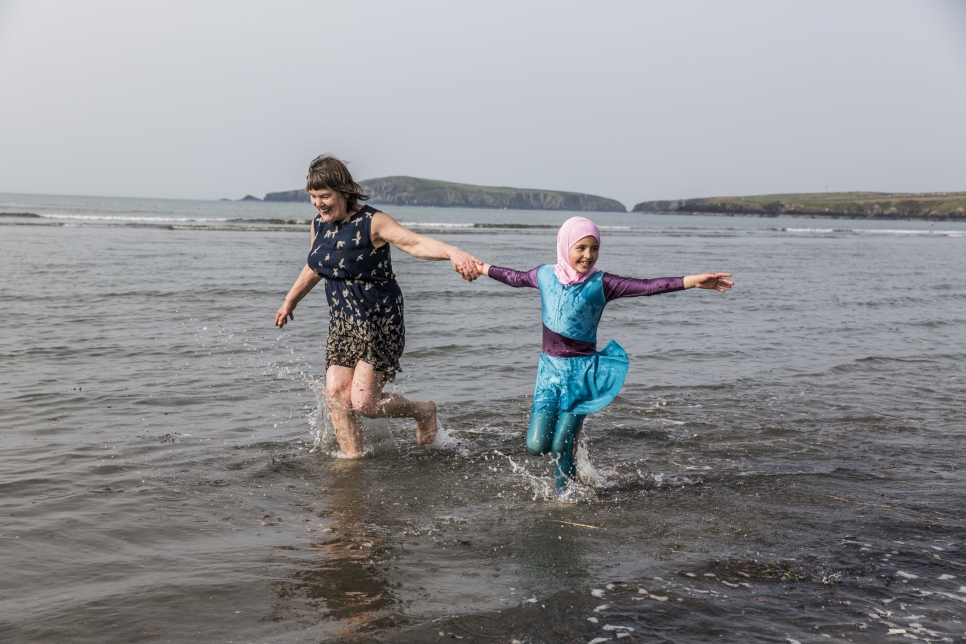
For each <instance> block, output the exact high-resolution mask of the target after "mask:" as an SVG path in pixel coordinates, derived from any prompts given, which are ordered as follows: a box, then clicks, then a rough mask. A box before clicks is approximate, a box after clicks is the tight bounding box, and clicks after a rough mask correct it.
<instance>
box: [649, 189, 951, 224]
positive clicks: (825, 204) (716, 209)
mask: <svg viewBox="0 0 966 644" xmlns="http://www.w3.org/2000/svg"><path fill="white" fill-rule="evenodd" d="M632 212H675V213H681V214H701V215H739V216H741V215H743V216H752V217H805V218H826V217H827V218H831V219H914V220H923V221H926V220H928V221H966V192H930V193H886V192H817V193H805V194H783V195H756V196H751V197H709V198H705V199H679V200H674V201H645V202H643V203H639V204H637V205H636V206H634V209H633V210H632Z"/></svg>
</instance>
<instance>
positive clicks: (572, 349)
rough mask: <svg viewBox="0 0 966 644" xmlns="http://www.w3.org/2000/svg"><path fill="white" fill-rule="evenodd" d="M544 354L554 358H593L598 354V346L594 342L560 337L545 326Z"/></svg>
mask: <svg viewBox="0 0 966 644" xmlns="http://www.w3.org/2000/svg"><path fill="white" fill-rule="evenodd" d="M542 350H543V352H544V353H546V354H547V355H548V356H553V357H554V358H576V357H577V356H592V355H594V354H595V353H597V345H595V344H594V343H593V342H583V341H581V340H574V339H573V338H568V337H567V336H565V335H560V334H559V333H557V332H555V331H551V330H550V329H548V328H547V325H546V324H544V325H543V349H542Z"/></svg>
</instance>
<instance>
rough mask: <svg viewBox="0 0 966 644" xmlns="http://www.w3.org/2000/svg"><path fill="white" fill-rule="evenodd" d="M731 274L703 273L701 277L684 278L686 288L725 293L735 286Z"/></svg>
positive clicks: (689, 276) (690, 276)
mask: <svg viewBox="0 0 966 644" xmlns="http://www.w3.org/2000/svg"><path fill="white" fill-rule="evenodd" d="M726 277H731V273H701V274H700V275H688V276H687V277H685V278H684V288H706V289H709V290H714V291H718V292H719V293H724V292H725V289H727V288H731V287H732V286H734V285H735V283H734V282H732V281H731V280H726V279H725V278H726Z"/></svg>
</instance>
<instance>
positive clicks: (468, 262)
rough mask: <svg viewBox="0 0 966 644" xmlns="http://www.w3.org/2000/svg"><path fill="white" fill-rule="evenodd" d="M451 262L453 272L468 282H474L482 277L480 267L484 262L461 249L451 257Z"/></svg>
mask: <svg viewBox="0 0 966 644" xmlns="http://www.w3.org/2000/svg"><path fill="white" fill-rule="evenodd" d="M450 261H451V262H453V270H454V271H456V272H457V273H459V274H460V277H462V278H463V279H465V280H466V281H467V282H472V281H473V280H475V279H476V278H477V277H479V276H480V275H481V272H480V267H481V266H483V262H481V261H480V260H478V259H477V258H475V257H473V256H472V255H470V254H469V253H467V252H465V251H462V250H460V249H459V248H457V249H456V251H455V252H453V253H452V254H451V255H450Z"/></svg>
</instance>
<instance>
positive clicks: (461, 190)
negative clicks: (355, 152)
mask: <svg viewBox="0 0 966 644" xmlns="http://www.w3.org/2000/svg"><path fill="white" fill-rule="evenodd" d="M359 183H360V184H361V185H362V187H363V189H364V190H365V191H366V193H367V194H369V195H370V196H371V199H370V201H371V202H372V203H377V204H389V205H397V206H432V207H437V208H508V209H514V210H577V211H592V212H627V209H626V208H625V207H624V204H622V203H620V202H619V201H615V200H613V199H607V198H606V197H598V196H596V195H587V194H582V193H579V192H561V191H559V190H531V189H525V188H503V187H491V186H474V185H470V184H466V183H450V182H448V181H434V180H432V179H418V178H416V177H383V178H379V179H369V180H367V181H360V182H359ZM308 200H309V196H308V193H306V192H305V191H304V190H291V191H288V192H270V193H268V194H267V195H265V201H308Z"/></svg>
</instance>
